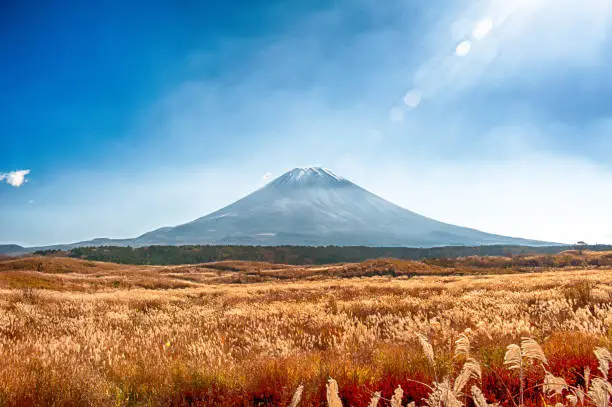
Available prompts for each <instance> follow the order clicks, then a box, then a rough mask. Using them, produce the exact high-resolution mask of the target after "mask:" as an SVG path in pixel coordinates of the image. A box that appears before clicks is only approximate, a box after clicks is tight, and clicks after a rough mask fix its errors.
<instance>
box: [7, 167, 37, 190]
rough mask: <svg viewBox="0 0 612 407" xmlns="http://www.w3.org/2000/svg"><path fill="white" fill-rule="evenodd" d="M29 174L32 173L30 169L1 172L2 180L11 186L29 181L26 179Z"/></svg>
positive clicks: (16, 186)
mask: <svg viewBox="0 0 612 407" xmlns="http://www.w3.org/2000/svg"><path fill="white" fill-rule="evenodd" d="M28 174H30V170H17V171H11V172H6V173H0V182H6V183H7V184H9V185H10V186H12V187H15V188H18V187H20V186H22V185H23V184H25V183H26V182H28V180H27V179H26V177H27V176H28Z"/></svg>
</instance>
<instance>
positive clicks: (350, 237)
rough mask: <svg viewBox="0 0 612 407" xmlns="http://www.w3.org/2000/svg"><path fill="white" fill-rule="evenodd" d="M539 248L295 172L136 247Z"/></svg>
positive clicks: (322, 173) (316, 173)
mask: <svg viewBox="0 0 612 407" xmlns="http://www.w3.org/2000/svg"><path fill="white" fill-rule="evenodd" d="M187 244H232V245H313V246H314V245H316V246H319V245H339V246H357V245H363V246H410V247H434V246H450V245H460V246H463V245H466V246H467V245H470V246H472V245H493V244H503V245H517V244H518V245H541V244H544V243H543V242H538V241H533V240H526V239H518V238H511V237H506V236H500V235H494V234H489V233H484V232H481V231H478V230H475V229H469V228H464V227H459V226H454V225H450V224H446V223H442V222H438V221H436V220H433V219H430V218H427V217H425V216H422V215H419V214H417V213H414V212H411V211H409V210H407V209H404V208H401V207H399V206H397V205H395V204H393V203H391V202H388V201H386V200H384V199H383V198H381V197H379V196H377V195H374V194H372V193H371V192H368V191H366V190H365V189H363V188H361V187H359V186H358V185H355V184H354V183H352V182H350V181H349V180H347V179H344V178H342V177H340V176H338V175H336V174H334V173H333V172H331V171H330V170H327V169H323V168H316V167H315V168H296V169H293V170H291V171H289V172H287V173H286V174H284V175H282V176H280V177H279V178H277V179H275V180H273V181H272V182H270V183H269V184H267V185H266V186H265V187H263V188H261V189H259V190H257V191H255V192H253V193H252V194H250V195H248V196H246V197H244V198H242V199H240V200H239V201H236V202H235V203H233V204H231V205H229V206H226V207H225V208H222V209H220V210H218V211H216V212H213V213H211V214H209V215H206V216H204V217H201V218H199V219H196V220H194V221H192V222H189V223H186V224H183V225H179V226H176V227H165V228H161V229H157V230H154V231H152V232H149V233H146V234H144V235H142V236H140V237H138V238H136V239H134V240H133V242H132V245H135V246H148V245H187Z"/></svg>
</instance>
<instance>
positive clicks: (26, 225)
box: [0, 0, 612, 245]
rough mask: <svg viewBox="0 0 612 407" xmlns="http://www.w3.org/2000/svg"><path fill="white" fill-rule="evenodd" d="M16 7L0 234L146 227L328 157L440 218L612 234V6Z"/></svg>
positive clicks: (3, 109) (461, 2)
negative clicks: (611, 73)
mask: <svg viewBox="0 0 612 407" xmlns="http://www.w3.org/2000/svg"><path fill="white" fill-rule="evenodd" d="M12 3H13V4H10V3H5V4H3V5H1V6H0V38H2V41H0V61H2V63H1V64H0V142H1V147H0V243H19V244H23V245H42V244H51V243H60V242H72V241H78V240H84V239H89V238H94V237H132V236H136V235H139V234H141V233H144V232H146V231H148V230H151V229H154V228H156V227H160V226H167V225H175V224H178V223H182V222H186V221H189V220H191V219H194V218H197V217H199V216H202V215H205V214H207V213H209V212H211V211H213V210H216V209H218V208H220V207H221V206H223V205H225V204H228V203H230V202H232V201H234V200H236V199H237V198H240V197H241V196H244V195H245V194H247V193H249V192H251V191H252V190H253V189H255V188H258V187H260V186H262V185H263V184H264V183H265V182H266V180H269V179H270V178H271V177H275V176H278V175H280V174H282V173H283V172H284V171H286V170H288V169H291V168H293V167H298V166H315V165H316V166H324V167H328V168H331V169H332V170H334V171H335V172H336V173H338V174H340V175H343V176H345V177H347V178H349V179H351V180H353V181H354V182H356V183H358V184H360V185H362V186H364V187H366V188H367V189H370V190H371V191H373V192H375V193H377V194H379V195H381V196H383V197H385V198H388V199H389V200H391V201H393V202H395V203H397V204H399V205H401V206H404V207H406V208H408V209H411V210H414V211H416V212H419V213H422V214H424V215H427V216H430V217H433V218H436V219H439V220H443V221H446V222H451V223H455V224H459V225H465V226H471V227H475V228H479V229H482V230H485V231H488V232H494V233H500V234H505V235H513V236H521V237H526V238H536V239H543V240H551V241H563V242H574V241H577V240H586V241H588V242H591V243H595V242H607V243H612V232H611V228H610V226H612V211H609V209H608V206H609V202H611V201H612V161H611V160H610V157H612V103H610V102H611V100H612V75H610V74H609V72H610V71H612V3H610V2H609V1H607V0H585V1H582V2H576V1H574V0H512V1H511V0H482V1H479V0H455V1H450V0H388V1H385V2H380V1H375V0H350V1H349V0H329V1H324V0H317V1H314V0H309V1H306V0H304V1H299V0H295V1H274V0H268V1H255V0H251V1H206V2H196V1H185V2H170V1H167V2H156V1H151V2H113V1H111V2H105V4H100V2H79V4H78V5H75V3H74V2H62V1H50V2H45V4H42V3H41V2H27V1H24V2H12ZM123 3H125V4H123ZM127 3H129V4H127Z"/></svg>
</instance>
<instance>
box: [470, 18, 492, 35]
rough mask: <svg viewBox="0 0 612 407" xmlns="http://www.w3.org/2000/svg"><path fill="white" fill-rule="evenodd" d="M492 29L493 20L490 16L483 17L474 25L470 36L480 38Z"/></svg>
mask: <svg viewBox="0 0 612 407" xmlns="http://www.w3.org/2000/svg"><path fill="white" fill-rule="evenodd" d="M492 29H493V20H491V19H490V18H485V19H484V20H482V21H481V22H479V23H478V25H476V28H474V31H473V32H472V36H473V37H474V38H476V39H477V40H481V39H483V38H484V37H486V36H487V34H489V32H490V31H491V30H492Z"/></svg>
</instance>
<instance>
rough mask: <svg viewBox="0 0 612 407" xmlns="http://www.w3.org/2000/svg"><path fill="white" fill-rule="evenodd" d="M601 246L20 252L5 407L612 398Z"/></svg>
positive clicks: (4, 377)
mask: <svg viewBox="0 0 612 407" xmlns="http://www.w3.org/2000/svg"><path fill="white" fill-rule="evenodd" d="M593 256H603V257H602V258H607V259H609V258H610V253H598V254H595V253H585V254H578V253H575V252H574V253H565V254H561V255H558V256H556V257H555V259H556V260H555V259H553V261H552V263H551V262H549V261H547V262H546V263H545V266H543V265H542V264H543V263H542V262H538V261H534V262H531V263H530V262H527V263H524V262H521V263H520V265H519V266H516V264H515V265H513V264H512V262H511V261H510V262H508V261H507V260H504V259H503V258H468V259H459V260H457V261H453V262H451V263H445V262H441V261H440V262H431V263H430V264H424V263H420V262H411V261H398V260H373V261H368V262H364V263H357V264H336V265H330V266H312V267H301V266H284V265H273V264H268V263H254V262H220V263H209V264H202V265H189V266H126V265H116V264H111V263H97V262H90V261H84V260H76V259H67V258H60V257H58V258H53V257H44V258H18V259H4V260H1V261H0V406H34V405H70V406H79V405H84V406H90V405H94V406H96V405H100V406H107V405H202V406H290V405H291V406H297V405H299V406H328V405H329V406H333V407H337V406H353V407H359V406H376V405H378V406H400V405H401V406H406V405H409V403H411V402H415V403H416V405H417V406H430V407H460V406H462V405H467V406H474V405H476V406H477V407H487V406H490V405H492V404H494V403H499V404H500V405H503V406H513V407H516V406H518V405H520V404H521V402H522V404H524V405H526V406H544V405H550V406H554V405H556V404H558V403H561V404H563V405H567V406H587V405H594V406H598V407H606V406H608V405H609V400H610V394H612V388H611V387H610V384H609V376H608V374H609V372H608V368H609V364H610V363H611V361H610V354H609V352H608V351H607V349H611V348H612V268H609V267H607V266H601V267H597V268H593V267H591V266H588V267H585V266H584V264H585V263H584V262H580V261H574V260H575V259H581V258H583V257H584V258H589V259H592V258H593ZM605 256H608V257H605ZM549 257H550V256H547V259H549ZM535 260H537V259H535ZM530 264H533V267H529V265H530ZM527 338H529V339H527ZM513 344H515V345H514V346H512V345H513ZM585 369H586V370H585ZM331 378H333V379H331ZM398 386H399V387H398Z"/></svg>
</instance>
